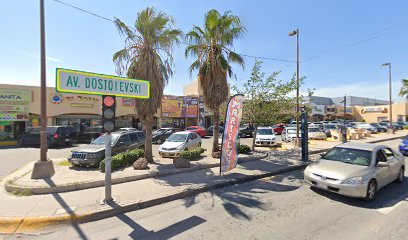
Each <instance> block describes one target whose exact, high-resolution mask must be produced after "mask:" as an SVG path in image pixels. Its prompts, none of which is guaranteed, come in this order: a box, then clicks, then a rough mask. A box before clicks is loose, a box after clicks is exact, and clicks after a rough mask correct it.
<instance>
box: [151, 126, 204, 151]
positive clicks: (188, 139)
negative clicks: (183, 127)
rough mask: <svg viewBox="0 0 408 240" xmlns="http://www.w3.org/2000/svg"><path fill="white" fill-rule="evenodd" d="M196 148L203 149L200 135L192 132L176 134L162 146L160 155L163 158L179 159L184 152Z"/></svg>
mask: <svg viewBox="0 0 408 240" xmlns="http://www.w3.org/2000/svg"><path fill="white" fill-rule="evenodd" d="M196 147H201V137H200V135H198V134H197V133H195V132H190V131H182V132H176V133H173V134H172V135H170V137H169V138H167V140H166V141H165V142H164V143H163V144H162V145H160V148H159V154H160V156H162V157H178V156H179V155H180V153H181V152H182V151H187V150H191V149H193V148H196Z"/></svg>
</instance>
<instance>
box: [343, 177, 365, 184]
mask: <svg viewBox="0 0 408 240" xmlns="http://www.w3.org/2000/svg"><path fill="white" fill-rule="evenodd" d="M362 183H363V177H352V178H348V179H346V180H344V181H343V182H342V184H349V185H357V184H362Z"/></svg>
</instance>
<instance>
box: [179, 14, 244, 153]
mask: <svg viewBox="0 0 408 240" xmlns="http://www.w3.org/2000/svg"><path fill="white" fill-rule="evenodd" d="M244 32H245V28H244V27H243V26H242V25H241V21H240V19H239V17H238V16H235V15H232V14H231V12H225V13H224V14H223V15H221V14H220V13H219V12H218V11H217V10H214V9H212V10H210V11H209V12H208V13H207V14H206V15H205V17H204V26H203V27H198V26H194V27H193V29H192V30H191V31H190V32H189V33H188V34H187V35H186V40H187V42H188V43H189V44H190V45H189V46H188V47H187V48H186V51H185V54H186V57H188V56H189V55H190V56H191V57H194V58H196V59H195V61H194V62H193V63H192V64H191V66H190V67H189V70H190V74H191V73H192V72H193V71H195V70H198V79H199V84H200V87H201V88H202V89H203V96H204V104H205V105H206V106H207V107H208V108H209V109H210V110H211V111H212V112H213V120H214V132H213V135H214V139H213V147H212V151H213V152H216V151H218V129H219V107H220V105H221V104H222V103H224V102H225V101H226V100H227V98H228V84H227V77H228V76H229V77H231V76H232V74H233V72H232V67H231V65H230V64H231V63H237V64H239V65H241V66H242V67H244V59H243V58H242V57H241V56H240V55H239V54H237V53H235V52H234V51H233V50H232V49H233V44H234V41H235V40H236V39H238V38H239V37H241V36H242V35H243V33H244Z"/></svg>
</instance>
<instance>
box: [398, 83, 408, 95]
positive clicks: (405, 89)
mask: <svg viewBox="0 0 408 240" xmlns="http://www.w3.org/2000/svg"><path fill="white" fill-rule="evenodd" d="M399 95H400V96H401V97H406V98H408V79H402V86H401V90H400V92H399Z"/></svg>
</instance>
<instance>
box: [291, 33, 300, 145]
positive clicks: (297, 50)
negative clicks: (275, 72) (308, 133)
mask: <svg viewBox="0 0 408 240" xmlns="http://www.w3.org/2000/svg"><path fill="white" fill-rule="evenodd" d="M295 35H296V146H299V29H296V30H294V31H292V32H290V33H289V36H290V37H293V36H295Z"/></svg>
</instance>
